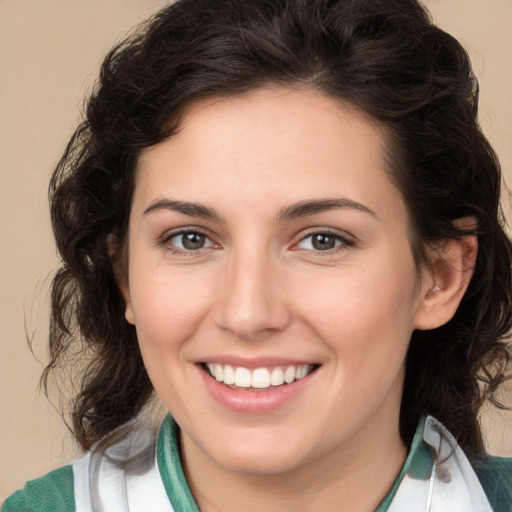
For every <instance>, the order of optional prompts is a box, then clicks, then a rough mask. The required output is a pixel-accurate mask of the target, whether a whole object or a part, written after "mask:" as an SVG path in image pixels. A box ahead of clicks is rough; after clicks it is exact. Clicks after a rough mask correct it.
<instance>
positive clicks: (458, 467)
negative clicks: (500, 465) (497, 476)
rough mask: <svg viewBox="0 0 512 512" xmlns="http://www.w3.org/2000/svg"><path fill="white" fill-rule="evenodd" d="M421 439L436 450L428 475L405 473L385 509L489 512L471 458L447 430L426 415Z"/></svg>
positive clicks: (489, 508)
mask: <svg viewBox="0 0 512 512" xmlns="http://www.w3.org/2000/svg"><path fill="white" fill-rule="evenodd" d="M423 439H424V441H425V442H426V443H427V444H428V445H430V446H431V447H432V448H433V449H434V451H435V453H436V458H435V465H434V470H433V471H432V475H431V478H430V479H428V480H418V479H414V478H412V477H411V476H409V475H407V474H406V475H405V477H404V479H403V480H402V482H401V484H400V486H399V488H398V491H397V493H396V495H395V498H394V499H393V502H392V503H391V506H390V507H389V509H388V512H492V508H491V505H490V504H489V501H488V500H487V496H486V495H485V491H484V490H483V488H482V486H481V485H480V482H479V480H478V478H477V476H476V474H475V472H474V471H473V468H472V467H471V464H470V462H469V461H468V459H467V457H466V456H465V455H464V452H463V451H462V450H461V448H460V446H458V444H457V442H456V441H455V439H454V438H453V436H452V435H451V434H450V432H448V430H446V428H445V427H444V426H443V425H442V424H441V423H439V421H437V420H435V419H434V418H432V417H431V416H429V417H428V418H427V419H426V422H425V429H424V431H423Z"/></svg>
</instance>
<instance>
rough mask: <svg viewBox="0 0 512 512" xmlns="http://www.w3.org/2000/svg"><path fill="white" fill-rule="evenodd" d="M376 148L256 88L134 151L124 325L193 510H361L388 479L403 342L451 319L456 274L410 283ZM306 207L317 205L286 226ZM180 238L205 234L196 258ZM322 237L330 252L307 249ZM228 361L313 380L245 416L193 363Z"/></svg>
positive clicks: (393, 467) (328, 110)
mask: <svg viewBox="0 0 512 512" xmlns="http://www.w3.org/2000/svg"><path fill="white" fill-rule="evenodd" d="M385 148H386V132H385V130H384V128H382V127H381V126H379V125H378V124H377V123H376V122H374V121H372V120H371V119H369V118H368V117H367V116H365V115H364V114H362V113H360V112H358V111H356V110H355V109H353V108H351V107H350V106H349V105H343V104H341V103H340V102H339V101H336V100H334V99H332V98H329V97H326V96H324V95H321V94H320V93H317V92H314V91H304V90H302V91H300V90H295V91H291V90H284V89H263V90H258V91H255V92H252V93H250V94H247V95H244V96H240V97H232V98H223V99H214V100H212V99H210V100H202V101H200V102H197V103H195V104H193V105H191V106H190V107H189V108H188V111H187V112H186V115H185V118H184V121H183V124H182V127H181V130H180V131H179V133H178V134H177V135H176V136H174V137H172V138H170V139H168V140H167V141H164V142H162V143H160V144H158V145H157V146H155V147H153V148H150V149H149V150H147V151H146V152H145V153H144V154H143V155H142V156H141V158H140V161H139V166H138V170H137V178H136V188H135V194H134V199H133V205H132V211H131V217H130V226H129V244H128V261H129V265H128V269H127V270H128V272H127V278H126V280H125V281H123V282H122V283H121V288H122V291H123V294H124V296H125V299H126V306H127V307H126V318H127V320H128V321H129V322H130V323H132V324H134V325H135V326H136V329H137V334H138V338H139V343H140V348H141V352H142V355H143V358H144V362H145V365H146V367H147V370H148V373H149V376H150V378H151V381H152V383H153V385H154V387H155V390H156V391H157V393H158V395H159V396H160V398H161V399H162V401H163V402H164V404H165V405H166V407H167V408H168V409H169V410H170V411H171V412H172V414H173V416H174V417H175V419H176V421H177V422H178V424H179V425H180V427H181V448H182V458H183V464H184V467H185V471H186V475H187V478H188V481H189V484H190V487H191V490H192V492H193V494H194V497H195V499H196V501H197V503H198V505H199V507H200V508H201V510H202V511H203V512H204V511H206V512H208V511H213V510H219V511H220V510H222V511H223V512H226V511H231V510H233V511H234V510H237V511H239V510H244V511H251V510H269V511H272V510H279V511H287V510H290V511H291V510H299V509H300V510H319V509H322V510H337V511H339V510H341V509H340V503H343V506H344V508H343V509H342V510H346V511H350V510H357V511H365V510H368V511H371V510H374V509H375V507H376V506H377V505H378V503H379V502H380V501H381V500H382V498H383V497H384V496H385V495H386V493H387V491H388V490H389V488H390V487H391V485H392V483H393V481H394V479H395V478H396V476H397V474H398V472H399V470H400V467H401V465H402V464H403V461H404V459H405V457H406V451H407V450H406V447H405V446H404V444H403V443H402V441H401V439H400V436H399V431H398V421H399V410H400V401H401V396H402V385H403V377H404V360H405V356H406V352H407V347H408V343H409V339H410V336H411V333H412V331H413V330H414V329H415V328H433V327H436V326H437V325H440V324H441V323H444V322H445V321H446V320H448V319H449V317H450V316H451V315H452V314H453V311H454V308H456V306H457V304H458V301H459V300H460V296H461V294H460V291H461V290H462V293H463V288H464V287H463V286H461V285H460V282H461V279H462V278H463V277H464V276H463V273H462V272H461V271H460V269H459V267H457V266H456V265H454V266H453V268H454V269H455V270H450V269H452V267H447V266H446V265H445V264H443V263H442V262H443V261H444V260H445V258H444V256H442V257H441V256H439V257H438V258H437V259H436V258H433V264H432V271H431V272H423V273H421V274H420V273H419V272H418V269H417V268H416V266H415V262H414V260H413V256H412V253H411V248H410V244H409V236H408V227H409V226H408V216H407V212H406V209H405V206H404V203H403V201H402V197H401V194H400V192H399V191H398V189H397V188H396V187H395V185H394V184H393V183H392V181H391V180H390V177H389V175H388V174H387V172H386V163H385ZM340 198H342V199H343V201H345V204H344V205H343V206H340V205H338V206H337V207H332V208H326V207H325V200H332V199H336V200H338V199H340ZM347 200H348V202H347ZM169 201H179V202H181V203H184V202H187V203H200V204H201V205H202V206H204V207H206V208H209V209H211V210H214V211H215V216H213V217H205V216H204V215H200V214H199V213H198V211H195V210H193V209H191V208H188V210H187V211H186V212H185V211H184V210H183V208H182V207H181V206H180V208H179V209H181V210H182V211H177V210H176V203H172V204H171V206H169ZM305 201H324V206H323V209H322V207H320V208H319V209H320V210H321V211H317V212H311V211H309V212H308V214H307V215H305V214H304V212H302V213H303V215H295V216H290V215H288V216H287V215H283V212H288V213H289V212H290V206H291V205H295V204H298V203H303V202H305ZM166 202H167V203H166ZM183 229H192V230H194V231H196V232H200V233H201V234H205V235H206V237H205V238H204V239H203V238H202V239H201V240H204V245H203V247H202V248H199V249H194V250H187V249H186V248H184V246H183V236H182V233H180V230H183ZM326 232H327V233H328V234H330V236H333V237H334V238H333V240H335V247H334V248H332V249H330V250H319V249H315V248H314V246H313V245H312V239H311V235H312V234H313V233H316V234H318V233H326ZM443 250H444V253H442V254H445V253H448V252H450V251H451V252H450V257H452V259H453V260H454V261H455V260H457V258H459V256H460V255H461V254H462V253H464V251H466V252H467V250H466V249H465V248H464V247H462V248H461V245H460V243H457V242H454V243H447V244H445V246H444V249H443ZM437 254H440V252H438V253H437ZM459 259H460V258H459ZM437 260H439V261H440V262H441V263H439V264H438V263H436V261H437ZM457 261H458V260H457ZM437 269H439V271H437ZM447 269H448V270H447ZM458 269H459V270H458ZM420 276H421V277H420ZM434 286H437V287H438V288H440V290H439V291H438V292H435V293H433V292H431V290H432V288H433V287H434ZM455 289H457V290H458V291H457V292H455V291H454V290H455ZM226 357H236V358H242V359H243V360H244V361H248V362H249V363H250V362H251V361H253V360H254V359H255V358H258V357H266V358H271V359H272V358H275V357H279V358H284V359H286V358H295V359H297V358H298V359H300V360H301V361H306V362H311V363H314V364H316V365H318V369H317V370H316V371H314V372H313V373H312V374H311V375H309V376H308V378H307V380H305V381H304V385H303V387H302V388H301V389H300V391H299V392H298V393H297V394H295V395H294V396H293V397H292V398H290V399H289V400H287V401H285V403H284V404H282V405H280V406H279V407H277V408H275V409H273V410H270V411H265V412H261V411H260V412H249V413H248V412H243V413H242V412H239V411H233V410H231V409H230V408H228V407H225V406H224V405H222V404H220V403H219V402H217V401H216V400H214V399H213V398H212V395H211V393H210V392H209V391H208V390H207V389H206V386H205V384H204V383H205V378H204V377H205V375H206V373H205V371H204V369H203V367H202V365H201V364H200V363H201V362H207V361H210V360H212V359H215V358H220V359H221V360H222V358H226ZM249 363H248V364H249ZM207 378H210V377H207ZM240 393H251V391H240ZM252 393H254V392H252ZM369 482H371V485H370V484H369ZM251 507H252V508H251Z"/></svg>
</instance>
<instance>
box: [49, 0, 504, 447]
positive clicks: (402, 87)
mask: <svg viewBox="0 0 512 512" xmlns="http://www.w3.org/2000/svg"><path fill="white" fill-rule="evenodd" d="M272 84H274V85H280V86H285V87H296V86H298V87H304V86H307V87H309V88H315V89H317V90H319V91H322V92H323V93H325V94H327V95H329V96H331V97H333V98H339V99H341V100H343V101H345V102H349V103H351V104H353V105H355V106H356V107H357V108H359V109H361V110H363V111H365V112H367V113H368V114H369V115H371V116H373V117H374V118H376V119H378V120H379V121H380V122H382V123H384V124H385V125H386V126H387V127H388V129H389V132H390V134H391V144H390V148H389V160H390V169H392V170H390V173H391V175H392V178H393V179H394V180H395V183H396V184H397V185H398V187H399V189H400V190H401V193H402V195H403V197H404V199H405V201H406V204H407V207H408V212H409V216H410V222H411V226H412V230H411V231H412V233H411V247H412V250H413V253H414V256H415V258H416V262H417V265H418V268H420V267H421V266H422V265H423V264H425V262H426V260H427V259H426V254H425V247H426V243H427V242H430V241H432V240H438V239H445V238H460V237H461V236H464V235H468V234H475V233H476V234H477V236H478V242H479V250H478V256H477V261H476V266H475V269H474V275H473V278H472V280H471V282H470V285H469V288H468V290H467V292H466V294H465V296H464V298H463V300H462V302H461V304H460V307H459V308H458V311H457V313H456V314H455V316H454V318H453V319H452V320H451V321H450V322H448V323H447V324H446V325H444V326H442V327H440V328H438V329H435V330H431V331H415V332H414V333H413V335H412V339H411V343H410V348H409V352H408V357H407V364H406V377H405V386H404V395H403V401H402V410H401V424H400V428H401V434H402V437H403V439H404V441H405V442H409V441H410V439H411V437H412V433H413V431H414V429H415V427H416V424H417V421H418V418H419V416H420V415H422V414H431V415H433V416H435V417H436V418H438V419H439V420H440V421H441V422H443V423H444V424H445V425H446V427H447V428H448V429H449V430H450V431H451V432H452V433H453V434H454V436H455V437H456V438H457V439H458V441H459V443H460V444H461V445H462V447H463V448H464V449H465V450H466V451H467V452H468V453H476V452H479V451H481V450H483V441H482V434H481V431H480V427H479V423H478V420H477V414H478V411H479V409H480V407H481V405H482V403H483V402H484V401H485V400H486V399H488V398H491V400H492V399H493V398H492V397H493V394H494V393H495V392H496V390H497V389H498V387H499V385H500V384H501V383H502V382H503V381H504V380H505V378H506V377H505V372H506V369H507V363H508V361H509V353H508V351H507V344H506V341H505V339H506V338H505V337H506V336H507V333H508V332H509V330H510V328H511V321H512V314H511V312H512V307H511V306H512V300H511V278H512V276H511V254H512V250H511V244H510V241H509V239H508V238H507V236H506V234H505V232H504V230H503V216H502V212H501V209H500V205H499V197H500V186H501V175H500V169H499V163H498V160H497V158H496V156H495V154H494V152H493V150H492V148H491V147H490V145H489V143H488V142H487V140H486V138H485V137H484V135H483V134H482V132H481V130H480V128H479V125H478V122H477V106H478V86H477V81H476V79H475V77H474V76H473V73H472V70H471V65H470V62H469V58H468V55H467V53H466V52H465V50H464V49H463V48H462V47H461V45H460V44H459V43H458V42H457V41H456V40H455V39H454V38H453V37H452V36H450V35H448V34H447V33H445V32H443V31H442V30H440V29H439V28H438V27H436V26H435V25H434V24H433V23H432V20H431V18H430V16H429V14H428V12H427V11H426V10H425V8H424V7H423V6H422V5H421V4H420V3H418V1H416V0H251V1H250V2H249V1H247V0H178V1H176V2H174V3H172V4H170V5H168V6H166V7H165V8H164V9H163V10H162V11H161V12H159V13H157V14H156V15H155V16H154V17H153V18H151V19H149V20H148V21H147V22H146V23H144V24H143V25H141V26H140V27H139V28H138V29H137V30H136V31H135V32H134V33H133V34H132V35H131V36H130V37H129V38H128V39H126V40H125V41H124V42H122V43H121V44H119V45H117V46H116V47H115V48H114V49H113V50H111V51H110V53H109V54H108V55H107V57H106V58H105V61H104V63H103V66H102V68H101V74H100V78H99V82H98V84H97V86H96V87H95V89H94V91H93V93H92V95H91V97H90V98H89V100H88V103H87V107H86V114H85V120H84V121H83V122H82V123H81V125H80V126H79V127H78V129H77V130H76V132H75V134H74V135H73V137H72V139H71V141H70V142H69V145H68V147H67V149H66V151H65V153H64V155H63V157H62V159H61V161H60V162H59V164H58V166H57V168H56V170H55V172H54V174H53V177H52V180H51V183H50V201H51V215H52V221H53V229H54V233H55V238H56V242H57V247H58V250H59V251H60V254H61V256H62V266H61V267H60V268H59V270H58V271H57V273H56V275H55V278H54V280H53V285H52V314H51V322H50V354H51V361H50V363H49V364H48V366H47V368H46V369H45V372H44V374H43V377H42V381H43V383H44V385H45V386H47V385H48V378H49V376H50V374H51V373H53V371H54V370H57V369H62V367H66V366H71V367H72V368H73V371H74V370H75V369H76V371H77V372H78V374H79V377H78V375H74V376H73V380H74V383H75V385H76V387H77V389H78V390H79V392H78V393H77V395H76V396H75V397H74V398H73V399H72V401H71V415H72V424H73V431H74V434H75V437H76V439H77V440H78V441H79V443H80V444H81V446H82V447H83V448H84V449H87V448H89V447H90V446H91V444H92V443H94V442H95V441H97V440H98V439H100V438H101V437H103V436H104V435H105V434H107V433H108V432H110V431H112V430H113V429H115V428H116V427H118V426H119V425H121V424H123V423H125V422H127V421H128V420H130V419H131V418H133V417H134V416H136V415H137V414H138V413H139V412H140V411H141V410H142V409H143V408H144V407H145V405H146V404H147V403H148V402H149V401H150V399H151V397H152V393H153V388H152V385H151V382H150V380H149V378H148V375H147V373H146V370H145V368H144V364H143V361H142V358H141V354H140V351H139V348H138V344H137V337H136V333H135V330H134V327H133V326H131V325H129V324H128V323H127V322H126V321H125V318H124V310H125V304H124V301H123V297H122V296H121V293H120V291H119V288H118V285H117V283H116V276H115V271H116V269H118V268H119V267H120V261H122V259H123V248H124V246H125V243H124V242H125V240H126V237H127V226H128V218H129V214H130V205H131V199H132V195H133V189H134V174H135V172H136V169H137V160H138V156H139V155H140V153H141V151H143V150H144V149H145V148H148V147H150V146H152V145H154V144H157V143H159V142H161V141H162V140H164V139H165V138H167V137H169V136H172V134H173V133H175V131H176V129H177V128H178V127H179V124H180V115H181V113H182V112H183V109H184V108H185V107H186V106H187V105H189V104H190V102H192V101H195V100H198V99H201V98H205V97H213V96H229V95H237V94H242V93H244V92H247V91H249V90H254V89H256V88H260V87H264V86H267V85H272ZM467 215H472V216H474V217H475V218H476V219H477V227H476V231H472V232H471V233H468V232H465V231H463V230H461V229H458V228H457V227H455V226H454V224H453V220H454V219H457V218H461V217H464V216H467ZM77 361H79V362H80V365H81V366H80V365H78V364H77ZM82 362H83V364H82Z"/></svg>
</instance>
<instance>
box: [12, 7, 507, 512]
mask: <svg viewBox="0 0 512 512" xmlns="http://www.w3.org/2000/svg"><path fill="white" fill-rule="evenodd" d="M476 114H477V86H476V81H475V79H474V77H473V75H472V72H471V67H470V64H469V60H468V57H467V55H466V53H465V52H464V50H463V49H462V48H461V46H460V45H459V44H458V43H457V42H456V41H455V40H454V39H453V38H452V37H451V36H449V35H448V34H446V33H444V32H442V31H441V30H440V29H438V28H437V27H435V26H434V25H433V24H432V23H431V21H430V19H429V17H428V14H427V13H426V12H425V10H424V9H423V8H422V7H421V6H420V5H419V4H418V3H417V2H416V1H412V0H372V1H361V0H357V1H356V0H337V1H329V2H328V1H326V0H318V1H309V2H308V1H305V0H293V1H291V0H289V1H286V0H272V1H270V0H268V1H264V0H258V1H256V2H246V1H244V0H229V1H225V0H224V1H222V2H221V1H219V0H180V1H178V2H176V3H174V4H172V5H170V6H168V7H167V8H165V9H164V10H162V11H161V12H160V13H159V14H157V15H156V16H155V17H154V18H153V19H151V20H150V21H149V22H148V23H147V24H146V25H145V26H144V27H142V28H141V29H140V30H139V32H138V33H136V34H134V35H133V36H132V37H131V38H129V39H128V40H127V41H125V42H124V43H123V44H121V45H119V46H118V47H117V48H115V49H114V50H112V52H111V53H110V54H109V55H108V56H107V58H106V60H105V62H104V65H103V67H102V72H101V77H100V82H99V84H98V87H97V88H96V90H95V92H94V93H93V95H92V97H91V98H90V100H89V103H88V109H87V119H86V121H85V122H84V123H83V124H82V125H81V126H80V127H79V128H78V129H77V131H76V133H75V135H74V137H73V139H72V140H71V142H70V144H69V146H68V148H67V150H66V153H65V155H64V156H63V158H62V160H61V162H60V164H59V166H58V167H57V169H56V171H55V174H54V176H53V179H52V182H51V186H50V193H51V205H52V219H53V226H54V231H55V236H56V241H57V245H58V248H59V250H60V252H61V255H62V258H63V266H62V268H61V269H60V270H59V272H58V273H57V275H56V277H55V279H54V282H53V290H52V293H53V295H52V306H53V309H52V321H51V333H50V348H51V354H52V361H51V363H50V364H49V366H48V368H47V370H46V372H45V374H44V377H43V378H44V381H45V382H46V379H47V378H48V376H49V374H50V372H51V370H52V369H53V368H55V367H56V366H58V365H60V364H63V363H64V361H66V358H68V360H69V357H70V354H72V353H74V354H75V355H74V356H73V360H76V353H75V352H73V351H75V350H77V347H76V345H79V346H80V343H83V345H82V348H83V351H82V352H80V354H81V355H82V354H83V358H84V361H86V363H85V365H84V368H83V380H82V381H81V382H82V385H81V392H80V393H79V394H78V396H77V397H76V398H75V400H74V403H73V412H72V418H73V428H74V433H75V437H76V439H77V440H78V441H79V443H80V444H81V446H82V447H83V449H84V450H85V451H86V452H87V453H86V455H85V456H84V457H83V458H81V459H79V460H78V461H76V462H75V463H73V465H70V466H66V467H64V468H61V469H58V470H56V471H54V472H52V473H50V474H48V475H47V476H45V477H42V478H41V479H38V480H36V481H33V482H29V483H28V484H27V485H26V486H25V487H24V488H23V489H22V490H20V491H18V492H17V493H15V494H14V495H13V496H12V497H11V498H9V499H8V500H7V502H6V503H5V505H4V507H3V509H2V510H3V511H9V510H55V511H59V510H66V511H67V510H76V511H81V510H94V511H101V510H108V511H115V510H132V511H133V510H158V511H160V510H186V511H192V510H197V509H200V510H201V511H202V512H205V511H206V512H208V511H213V510H222V511H231V510H241V509H243V510H268V511H272V510H280V511H283V510H318V509H321V510H333V511H334V510H335V511H338V510H347V511H348V510H358V511H359V510H360V511H367V510H368V511H370V510H378V511H387V510H389V511H391V512H396V511H408V512H413V511H415V510H419V511H424V510H431V511H436V512H439V511H442V510H451V511H452V512H453V511H455V510H461V511H472V510H473V511H478V512H482V511H491V510H494V511H499V512H504V511H510V510H512V461H510V460H506V459H497V458H491V457H487V456H486V455H485V454H484V448H483V440H482V434H481V431H480V427H479V423H478V419H477V414H478V411H479V409H480V407H481V405H482V403H483V402H484V401H485V400H486V399H488V398H489V399H491V400H493V396H494V394H495V393H496V391H497V390H498V388H499V386H500V384H502V383H503V382H504V380H505V378H506V375H505V374H506V366H507V363H508V358H509V356H508V352H507V346H506V343H505V341H504V338H505V336H506V335H507V333H508V332H509V330H510V327H511V298H510V289H511V287H510V285H511V272H510V269H511V260H510V257H511V246H510V242H509V240H508V238H507V236H506V235H505V233H504V231H503V229H502V221H501V212H500V208H499V188H500V182H501V178H500V172H499V165H498V162H497V159H496V157H495V155H494V153H493V151H492V149H491V148H490V146H489V144H488V142H487V141H486V139H485V138H484V136H483V135H482V133H481V131H480V130H479V127H478V124H477V121H476ZM154 392H156V394H157V395H158V397H159V398H160V399H161V401H162V402H163V404H164V405H165V406H166V408H167V409H168V410H169V411H170V414H172V416H170V415H168V416H167V417H166V419H165V420H164V422H163V423H162V425H161V427H160V430H159V432H158V435H157V436H154V435H153V434H152V433H151V432H150V431H149V430H147V429H144V428H143V427H142V425H140V423H143V422H142V420H141V419H140V418H141V417H142V416H143V413H144V411H147V410H148V408H149V404H150V402H151V399H152V397H153V395H154Z"/></svg>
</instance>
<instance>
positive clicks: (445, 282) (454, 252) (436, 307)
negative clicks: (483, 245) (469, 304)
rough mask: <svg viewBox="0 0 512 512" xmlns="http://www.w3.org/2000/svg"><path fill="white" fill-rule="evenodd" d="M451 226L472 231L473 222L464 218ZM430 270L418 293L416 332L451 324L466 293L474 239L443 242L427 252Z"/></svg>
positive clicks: (472, 262)
mask: <svg viewBox="0 0 512 512" xmlns="http://www.w3.org/2000/svg"><path fill="white" fill-rule="evenodd" d="M454 224H455V225H456V226H457V227H459V228H464V229H466V230H472V231H473V230H474V228H475V227H476V219H474V218H473V217H464V218H462V219H457V220H456V221H455V222H454ZM429 252H430V267H429V272H428V275H425V277H424V279H423V284H422V290H421V292H420V304H419V308H418V310H417V314H416V317H415V325H414V327H415V328H416V329H421V330H426V329H435V328H437V327H440V326H441V325H444V324H445V323H446V322H448V321H449V320H451V318H452V317H453V316H454V315H455V312H456V311H457V308H458V307H459V304H460V301H461V300H462V297H463V296H464V294H465V293H466V290H467V288H468V285H469V282H470V280H471V277H472V276H473V270H474V267H475V262H476V256H477V253H478V239H477V237H476V235H467V236H463V237H461V238H459V239H446V240H442V241H441V242H438V243H436V244H435V245H433V246H432V247H431V248H430V250H429Z"/></svg>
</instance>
